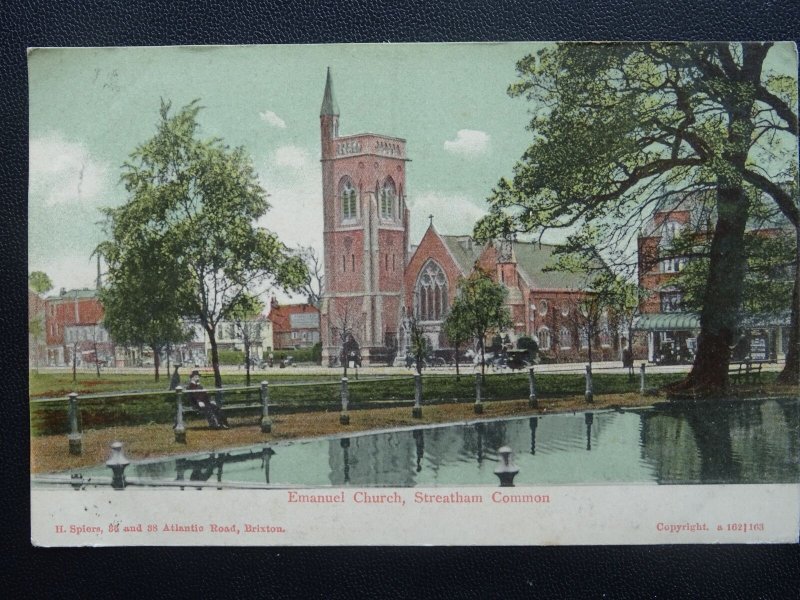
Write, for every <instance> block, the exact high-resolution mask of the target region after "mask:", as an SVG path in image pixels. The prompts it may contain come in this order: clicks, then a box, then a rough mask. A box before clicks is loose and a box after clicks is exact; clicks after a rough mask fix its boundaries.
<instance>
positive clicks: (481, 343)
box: [480, 336, 486, 379]
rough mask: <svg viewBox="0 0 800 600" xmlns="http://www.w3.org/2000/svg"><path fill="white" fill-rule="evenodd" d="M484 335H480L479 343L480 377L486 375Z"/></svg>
mask: <svg viewBox="0 0 800 600" xmlns="http://www.w3.org/2000/svg"><path fill="white" fill-rule="evenodd" d="M484 337H485V336H481V337H480V345H481V379H483V376H484V375H486V352H485V351H484V345H485V344H484V341H483V340H484Z"/></svg>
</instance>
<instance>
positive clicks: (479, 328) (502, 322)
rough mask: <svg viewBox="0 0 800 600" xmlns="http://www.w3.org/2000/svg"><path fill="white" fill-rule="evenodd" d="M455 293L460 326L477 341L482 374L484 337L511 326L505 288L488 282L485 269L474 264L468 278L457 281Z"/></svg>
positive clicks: (484, 352) (483, 367)
mask: <svg viewBox="0 0 800 600" xmlns="http://www.w3.org/2000/svg"><path fill="white" fill-rule="evenodd" d="M458 294H459V298H460V299H461V301H462V302H463V306H464V308H463V315H464V318H463V320H464V326H465V327H466V328H468V329H469V330H470V331H471V332H472V335H473V336H474V337H475V338H476V339H477V340H478V343H479V344H480V350H481V374H482V375H483V374H484V373H485V371H486V365H485V362H486V351H485V343H486V336H487V335H488V334H489V333H490V332H492V331H498V332H499V331H502V330H503V329H505V328H507V327H510V326H511V315H510V314H509V312H508V308H507V307H506V306H505V301H506V295H507V294H508V291H507V290H506V288H505V287H504V286H503V285H502V284H499V283H495V282H494V281H492V278H491V277H490V275H489V274H488V273H487V272H486V271H484V270H482V269H481V268H479V267H476V268H475V270H474V271H473V272H472V273H471V274H470V276H469V277H467V278H466V279H462V280H461V281H460V282H459V284H458Z"/></svg>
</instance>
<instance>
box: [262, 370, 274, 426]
mask: <svg viewBox="0 0 800 600" xmlns="http://www.w3.org/2000/svg"><path fill="white" fill-rule="evenodd" d="M260 395H261V433H271V432H272V420H271V419H270V418H269V383H267V382H266V381H262V382H261V390H260Z"/></svg>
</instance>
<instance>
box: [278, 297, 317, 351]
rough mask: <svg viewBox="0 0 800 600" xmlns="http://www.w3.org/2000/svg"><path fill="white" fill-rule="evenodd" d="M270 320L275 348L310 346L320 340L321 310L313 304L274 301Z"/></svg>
mask: <svg viewBox="0 0 800 600" xmlns="http://www.w3.org/2000/svg"><path fill="white" fill-rule="evenodd" d="M269 320H270V322H271V324H272V344H273V347H274V349H275V350H297V349H298V348H310V347H312V346H313V345H314V344H317V343H318V342H319V341H320V312H319V309H318V308H317V307H316V306H314V305H313V304H283V305H281V304H278V303H277V302H273V303H272V309H271V310H270V312H269Z"/></svg>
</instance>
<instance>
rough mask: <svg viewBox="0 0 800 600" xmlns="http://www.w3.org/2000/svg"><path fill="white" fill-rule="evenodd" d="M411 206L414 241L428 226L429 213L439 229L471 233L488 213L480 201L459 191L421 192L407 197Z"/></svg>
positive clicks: (414, 241)
mask: <svg viewBox="0 0 800 600" xmlns="http://www.w3.org/2000/svg"><path fill="white" fill-rule="evenodd" d="M408 205H409V209H411V242H412V243H414V244H416V243H418V242H419V240H420V239H422V235H423V234H424V233H425V230H426V229H427V228H428V223H429V221H428V215H433V225H434V227H436V230H437V231H438V232H439V233H443V234H447V235H470V234H472V228H473V227H474V226H475V223H476V222H477V221H478V219H480V218H481V217H483V216H484V215H485V214H486V211H485V210H484V209H483V208H481V207H480V206H479V203H478V202H476V201H474V200H471V199H470V198H468V197H467V196H464V195H460V194H444V193H441V192H434V191H428V192H422V193H420V194H414V195H413V197H409V199H408Z"/></svg>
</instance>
